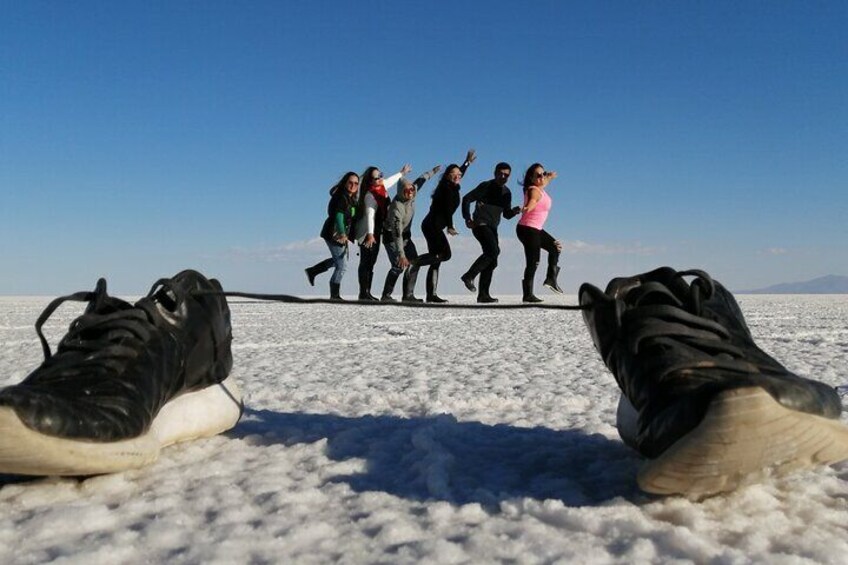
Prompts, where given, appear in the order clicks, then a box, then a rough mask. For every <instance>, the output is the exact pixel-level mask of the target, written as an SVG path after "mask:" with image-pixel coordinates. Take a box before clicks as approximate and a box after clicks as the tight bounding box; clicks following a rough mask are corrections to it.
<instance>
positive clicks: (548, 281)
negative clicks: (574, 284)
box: [542, 265, 563, 294]
mask: <svg viewBox="0 0 848 565" xmlns="http://www.w3.org/2000/svg"><path fill="white" fill-rule="evenodd" d="M558 276H559V267H557V266H556V265H549V266H548V275H547V276H546V277H545V282H544V283H542V284H544V285H545V286H546V287H548V288H549V289H551V290H552V291H554V292H556V293H557V294H562V293H563V292H562V289H561V288H560V287H559V285H558V284H557V277H558Z"/></svg>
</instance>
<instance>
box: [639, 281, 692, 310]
mask: <svg viewBox="0 0 848 565" xmlns="http://www.w3.org/2000/svg"><path fill="white" fill-rule="evenodd" d="M625 302H626V303H627V304H632V305H633V306H676V307H678V308H681V307H682V306H683V302H682V301H681V300H680V299H679V298H678V297H677V296H675V295H674V293H673V292H671V290H669V288H668V287H667V286H665V285H664V284H662V283H658V282H646V283H643V284H641V285H639V286H637V287H634V288H631V289H630V290H629V291H628V292H627V296H626V298H625Z"/></svg>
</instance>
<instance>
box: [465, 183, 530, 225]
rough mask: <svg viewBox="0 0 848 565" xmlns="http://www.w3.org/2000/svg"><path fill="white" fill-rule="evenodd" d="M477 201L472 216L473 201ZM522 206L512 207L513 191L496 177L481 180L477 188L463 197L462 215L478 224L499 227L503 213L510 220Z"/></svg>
mask: <svg viewBox="0 0 848 565" xmlns="http://www.w3.org/2000/svg"><path fill="white" fill-rule="evenodd" d="M472 202H477V206H476V207H475V208H474V217H473V218H472V216H471V203H472ZM519 211H520V208H518V207H515V208H513V207H512V193H511V192H510V191H509V188H508V187H506V186H500V185H499V184H498V183H497V182H495V180H494V179H492V180H488V181H485V182H481V183H480V184H478V185H477V188H475V189H474V190H472V191H471V192H469V193H468V194H466V195H465V196H463V197H462V217H463V218H465V220H466V221H467V220H471V219H473V220H474V223H475V224H477V225H487V226H491V227H493V228H495V229H497V227H498V224H500V223H501V215H503V217H504V218H506V219H507V220H509V219H510V218H513V217H515V216H516V215H517V214H518V212H519Z"/></svg>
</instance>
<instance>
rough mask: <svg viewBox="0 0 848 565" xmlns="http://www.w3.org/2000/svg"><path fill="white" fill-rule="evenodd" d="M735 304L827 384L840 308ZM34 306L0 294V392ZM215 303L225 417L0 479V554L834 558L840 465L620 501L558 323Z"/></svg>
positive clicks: (847, 317)
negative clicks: (700, 495) (95, 466)
mask: <svg viewBox="0 0 848 565" xmlns="http://www.w3.org/2000/svg"><path fill="white" fill-rule="evenodd" d="M451 298H452V301H454V302H463V301H465V302H469V298H468V297H467V296H463V297H451ZM545 298H546V299H547V301H548V303H563V304H565V303H571V304H573V303H575V302H576V298H575V297H574V296H566V297H562V298H550V297H549V296H548V295H546V296H545ZM738 298H739V301H740V303H741V305H742V308H743V310H744V312H745V315H746V319H747V321H748V323H749V326H750V327H751V330H752V332H753V334H754V336H755V338H756V339H757V342H758V343H759V344H760V346H761V347H762V348H763V349H765V350H766V351H768V352H769V353H771V354H772V355H774V356H775V357H776V358H777V359H778V360H779V361H781V362H782V363H783V364H784V365H786V366H787V367H788V368H789V369H790V370H793V371H795V372H797V373H798V374H801V375H804V376H808V377H811V378H815V379H818V380H821V381H823V382H826V383H829V384H832V385H840V384H845V383H846V382H848V371H847V370H846V367H848V297H845V296H740V297H738ZM48 301H49V299H47V298H11V297H6V298H0V385H5V384H11V383H15V382H18V381H19V380H21V379H23V378H24V377H25V376H26V374H28V372H29V371H30V370H31V369H32V368H34V367H35V366H37V365H38V363H39V362H40V360H41V355H42V354H41V348H40V346H39V344H38V340H37V338H36V335H35V332H34V330H33V323H34V321H35V319H36V318H37V316H38V314H39V313H40V312H41V310H42V309H43V307H44V306H45V305H46V304H47V302H48ZM503 301H505V302H509V301H512V302H517V301H518V298H517V297H512V298H506V299H503ZM231 309H232V315H233V328H234V337H235V341H234V355H235V365H234V368H233V374H234V375H235V376H236V378H237V379H238V381H239V384H240V385H241V387H242V390H243V392H244V394H245V403H246V411H245V415H244V418H243V420H242V421H241V422H240V423H239V425H238V426H237V427H236V428H234V429H233V430H231V431H230V432H228V433H227V434H225V435H222V436H218V437H215V438H212V439H209V440H202V441H196V442H192V443H189V444H185V445H178V446H173V447H170V448H168V449H166V450H165V451H164V452H163V454H162V457H161V458H160V459H159V461H158V462H156V463H155V464H154V465H152V466H150V467H147V468H144V469H139V470H134V471H129V472H124V473H119V474H115V475H109V476H101V477H93V478H89V479H87V480H82V481H80V480H76V479H65V478H46V479H36V480H22V479H21V478H19V477H10V476H0V562H2V563H40V562H45V561H51V560H57V561H60V562H62V563H92V562H95V563H99V562H104V563H105V562H109V563H118V562H142V561H151V562H165V561H168V562H175V563H187V562H191V563H199V562H203V563H232V562H241V563H247V562H256V563H264V562H279V563H285V562H297V563H326V562H330V561H340V562H344V563H361V562H368V563H373V562H381V563H409V562H417V561H424V562H430V563H488V562H493V561H510V562H517V563H550V562H557V561H560V562H563V563H566V562H580V563H625V562H626V563H633V562H635V563H644V562H669V561H675V562H698V563H704V562H712V563H745V562H749V561H755V562H769V563H798V562H822V563H844V562H845V556H846V555H848V535H846V534H848V465H846V464H845V463H842V464H840V465H837V466H835V467H828V468H821V469H816V470H814V471H809V472H804V473H800V474H797V475H793V476H791V477H787V478H782V479H770V480H768V481H766V482H765V483H762V484H757V485H752V486H749V487H746V488H743V489H740V490H738V491H736V492H733V493H730V494H726V495H723V496H718V497H714V498H710V499H707V500H705V501H703V502H692V501H689V500H686V499H684V498H678V497H670V498H659V497H653V496H649V495H646V494H644V493H641V492H640V491H639V490H638V489H637V487H636V482H635V476H636V471H637V469H638V468H639V464H640V459H639V456H638V455H637V454H636V453H635V452H633V451H631V450H630V449H628V448H627V447H625V446H624V445H623V444H622V443H621V441H620V440H619V438H618V434H617V432H616V429H615V407H616V402H617V399H618V389H617V388H616V386H615V382H614V380H613V378H612V376H611V375H610V374H609V373H608V371H607V370H606V368H605V367H604V366H603V364H602V363H601V361H600V358H599V357H598V355H597V353H596V352H595V350H594V348H593V346H592V343H591V341H590V339H589V335H588V332H587V331H586V329H585V327H584V325H583V321H582V318H581V316H580V314H579V313H577V312H566V311H545V310H507V311H497V310H492V309H486V308H476V309H468V310H436V309H423V308H422V309H409V308H392V307H382V306H381V307H364V306H345V305H290V304H278V303H261V302H251V301H242V302H231ZM80 311H81V307H80V305H78V304H76V305H75V304H70V303H69V304H67V305H65V306H63V307H62V308H61V309H60V310H59V311H58V312H57V313H56V314H55V315H54V317H53V318H51V320H50V322H49V323H48V327H47V328H46V333H47V336H48V339H49V340H50V341H51V343H54V344H55V343H56V341H57V340H58V339H59V338H60V337H61V335H62V334H63V333H64V331H65V329H66V327H67V324H68V323H69V322H70V321H71V320H72V319H73V318H74V317H75V316H76V315H78V314H79V313H80ZM842 419H843V422H845V423H846V424H848V417H846V416H844V415H843V418H842Z"/></svg>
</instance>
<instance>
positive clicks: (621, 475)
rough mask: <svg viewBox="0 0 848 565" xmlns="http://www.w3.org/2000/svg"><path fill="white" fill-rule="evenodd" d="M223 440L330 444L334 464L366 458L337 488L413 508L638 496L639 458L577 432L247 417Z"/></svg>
mask: <svg viewBox="0 0 848 565" xmlns="http://www.w3.org/2000/svg"><path fill="white" fill-rule="evenodd" d="M228 435H229V436H230V437H236V438H243V439H249V440H250V442H251V444H252V445H270V444H275V443H282V444H285V445H294V444H298V443H312V442H315V441H319V440H321V439H325V438H326V440H327V449H326V455H327V457H329V458H330V459H331V460H333V461H345V460H349V459H362V460H364V470H362V471H361V472H357V473H353V474H347V475H345V474H342V475H337V476H336V477H334V479H333V480H334V481H339V482H345V483H348V484H349V485H350V486H351V488H353V489H354V490H355V491H357V492H365V491H380V492H386V493H389V494H393V495H395V496H400V497H403V498H406V499H411V500H418V501H424V500H443V501H447V502H450V503H454V504H466V503H472V502H477V503H480V504H481V505H483V506H484V507H485V508H487V509H490V510H495V509H497V507H498V506H499V503H500V502H501V501H504V500H507V499H511V498H522V497H530V498H534V499H538V500H546V499H555V500H560V501H562V502H563V503H564V504H566V505H569V506H583V505H597V504H601V503H603V502H605V501H608V500H611V499H613V498H616V497H625V498H627V499H630V500H634V501H635V500H637V499H640V498H642V497H643V496H644V495H642V494H641V493H640V491H639V489H638V487H637V485H636V473H637V470H638V467H639V464H640V458H639V456H638V455H637V454H636V453H635V452H634V451H632V450H630V449H629V448H627V447H626V446H625V445H624V444H623V443H621V442H620V441H617V440H611V439H608V438H606V437H604V436H602V435H600V434H587V433H584V432H583V431H581V430H552V429H549V428H543V427H536V428H520V427H515V426H510V425H494V426H492V425H487V424H482V423H479V422H458V421H457V420H456V419H455V418H454V417H452V416H449V415H439V416H428V417H420V418H402V417H397V416H359V417H352V418H351V417H343V416H336V415H332V414H304V413H280V412H273V411H270V410H252V409H246V410H245V413H244V417H243V418H242V420H241V422H240V423H239V424H238V426H236V427H235V428H234V429H233V430H231V431H230V432H228Z"/></svg>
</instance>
